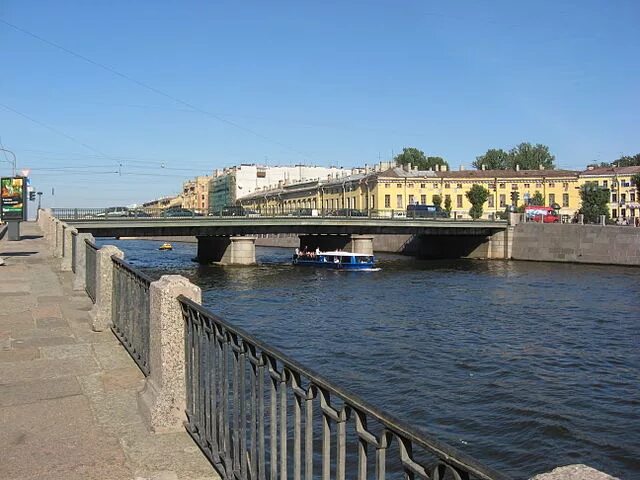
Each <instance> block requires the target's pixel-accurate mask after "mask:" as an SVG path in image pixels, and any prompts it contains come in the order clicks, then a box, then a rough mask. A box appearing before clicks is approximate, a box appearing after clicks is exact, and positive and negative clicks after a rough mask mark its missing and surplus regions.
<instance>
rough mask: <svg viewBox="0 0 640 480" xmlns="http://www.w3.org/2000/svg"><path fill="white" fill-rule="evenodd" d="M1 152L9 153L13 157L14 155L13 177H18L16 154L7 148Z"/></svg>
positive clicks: (0, 149) (1, 149)
mask: <svg viewBox="0 0 640 480" xmlns="http://www.w3.org/2000/svg"><path fill="white" fill-rule="evenodd" d="M0 152H8V153H10V154H11V155H13V176H14V177H15V176H16V154H15V153H13V152H12V151H11V150H7V149H6V148H0Z"/></svg>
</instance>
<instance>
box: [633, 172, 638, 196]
mask: <svg viewBox="0 0 640 480" xmlns="http://www.w3.org/2000/svg"><path fill="white" fill-rule="evenodd" d="M631 181H632V182H633V183H635V184H636V189H637V190H638V195H640V173H636V174H635V175H633V176H632V177H631Z"/></svg>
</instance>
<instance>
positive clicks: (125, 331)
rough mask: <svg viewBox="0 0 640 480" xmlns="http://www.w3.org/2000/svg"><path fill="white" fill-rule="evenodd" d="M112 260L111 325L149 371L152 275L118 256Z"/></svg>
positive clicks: (135, 358)
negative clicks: (150, 286) (137, 268)
mask: <svg viewBox="0 0 640 480" xmlns="http://www.w3.org/2000/svg"><path fill="white" fill-rule="evenodd" d="M111 260H112V261H113V297H112V309H111V312H112V323H113V325H112V327H111V330H112V331H113V333H115V335H116V337H118V340H120V343H122V345H123V346H124V348H126V349H127V351H128V352H129V355H131V358H133V360H134V361H135V362H136V364H137V365H138V367H139V368H140V370H141V371H142V373H144V374H145V375H149V285H150V284H151V282H152V281H153V280H152V279H151V278H150V277H149V276H147V275H145V274H144V273H142V272H140V271H138V270H136V269H135V268H133V267H131V266H130V265H128V264H127V263H125V262H124V261H123V260H121V259H119V258H117V257H115V256H114V257H111Z"/></svg>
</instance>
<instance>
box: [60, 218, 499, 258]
mask: <svg viewBox="0 0 640 480" xmlns="http://www.w3.org/2000/svg"><path fill="white" fill-rule="evenodd" d="M53 215H54V216H55V217H56V218H59V219H60V220H64V221H66V222H67V223H68V224H69V225H71V226H72V227H74V228H75V229H77V230H78V232H81V233H91V234H92V235H94V236H96V237H174V236H195V237H196V238H197V239H198V261H200V262H202V263H210V262H219V263H223V264H251V263H255V239H256V237H255V236H256V235H270V234H297V235H299V237H300V246H301V247H302V246H307V247H309V248H311V249H315V248H316V247H317V248H320V249H321V250H330V249H337V248H340V249H344V250H350V251H354V252H358V253H373V251H374V240H381V239H384V238H385V237H389V236H393V235H395V236H401V239H402V241H403V242H404V243H406V248H405V250H406V252H407V253H413V254H415V255H418V256H422V257H449V258H451V257H468V256H482V257H487V258H507V257H508V255H507V253H508V252H507V251H506V249H507V248H508V243H509V242H508V233H507V231H508V225H507V222H506V221H480V220H479V221H462V220H453V219H423V218H419V219H409V218H404V217H400V218H384V217H360V216H357V217H355V216H354V217H332V216H326V217H322V216H307V217H296V216H269V217H265V216H237V217H236V216H227V217H225V216H217V217H216V216H190V217H135V216H134V217H113V216H108V215H103V216H96V215H92V216H90V215H87V214H85V213H84V212H83V211H79V210H78V209H65V210H60V211H57V210H54V211H53Z"/></svg>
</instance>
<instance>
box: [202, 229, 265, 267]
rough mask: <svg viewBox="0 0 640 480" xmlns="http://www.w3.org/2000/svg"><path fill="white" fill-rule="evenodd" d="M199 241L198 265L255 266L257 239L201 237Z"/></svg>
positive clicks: (220, 236)
mask: <svg viewBox="0 0 640 480" xmlns="http://www.w3.org/2000/svg"><path fill="white" fill-rule="evenodd" d="M196 238H197V239H198V256H197V258H196V260H197V261H198V263H202V264H209V263H219V264H220V265H254V264H255V263H256V237H239V236H238V237H229V236H222V235H219V236H212V235H201V236H197V237H196Z"/></svg>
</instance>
